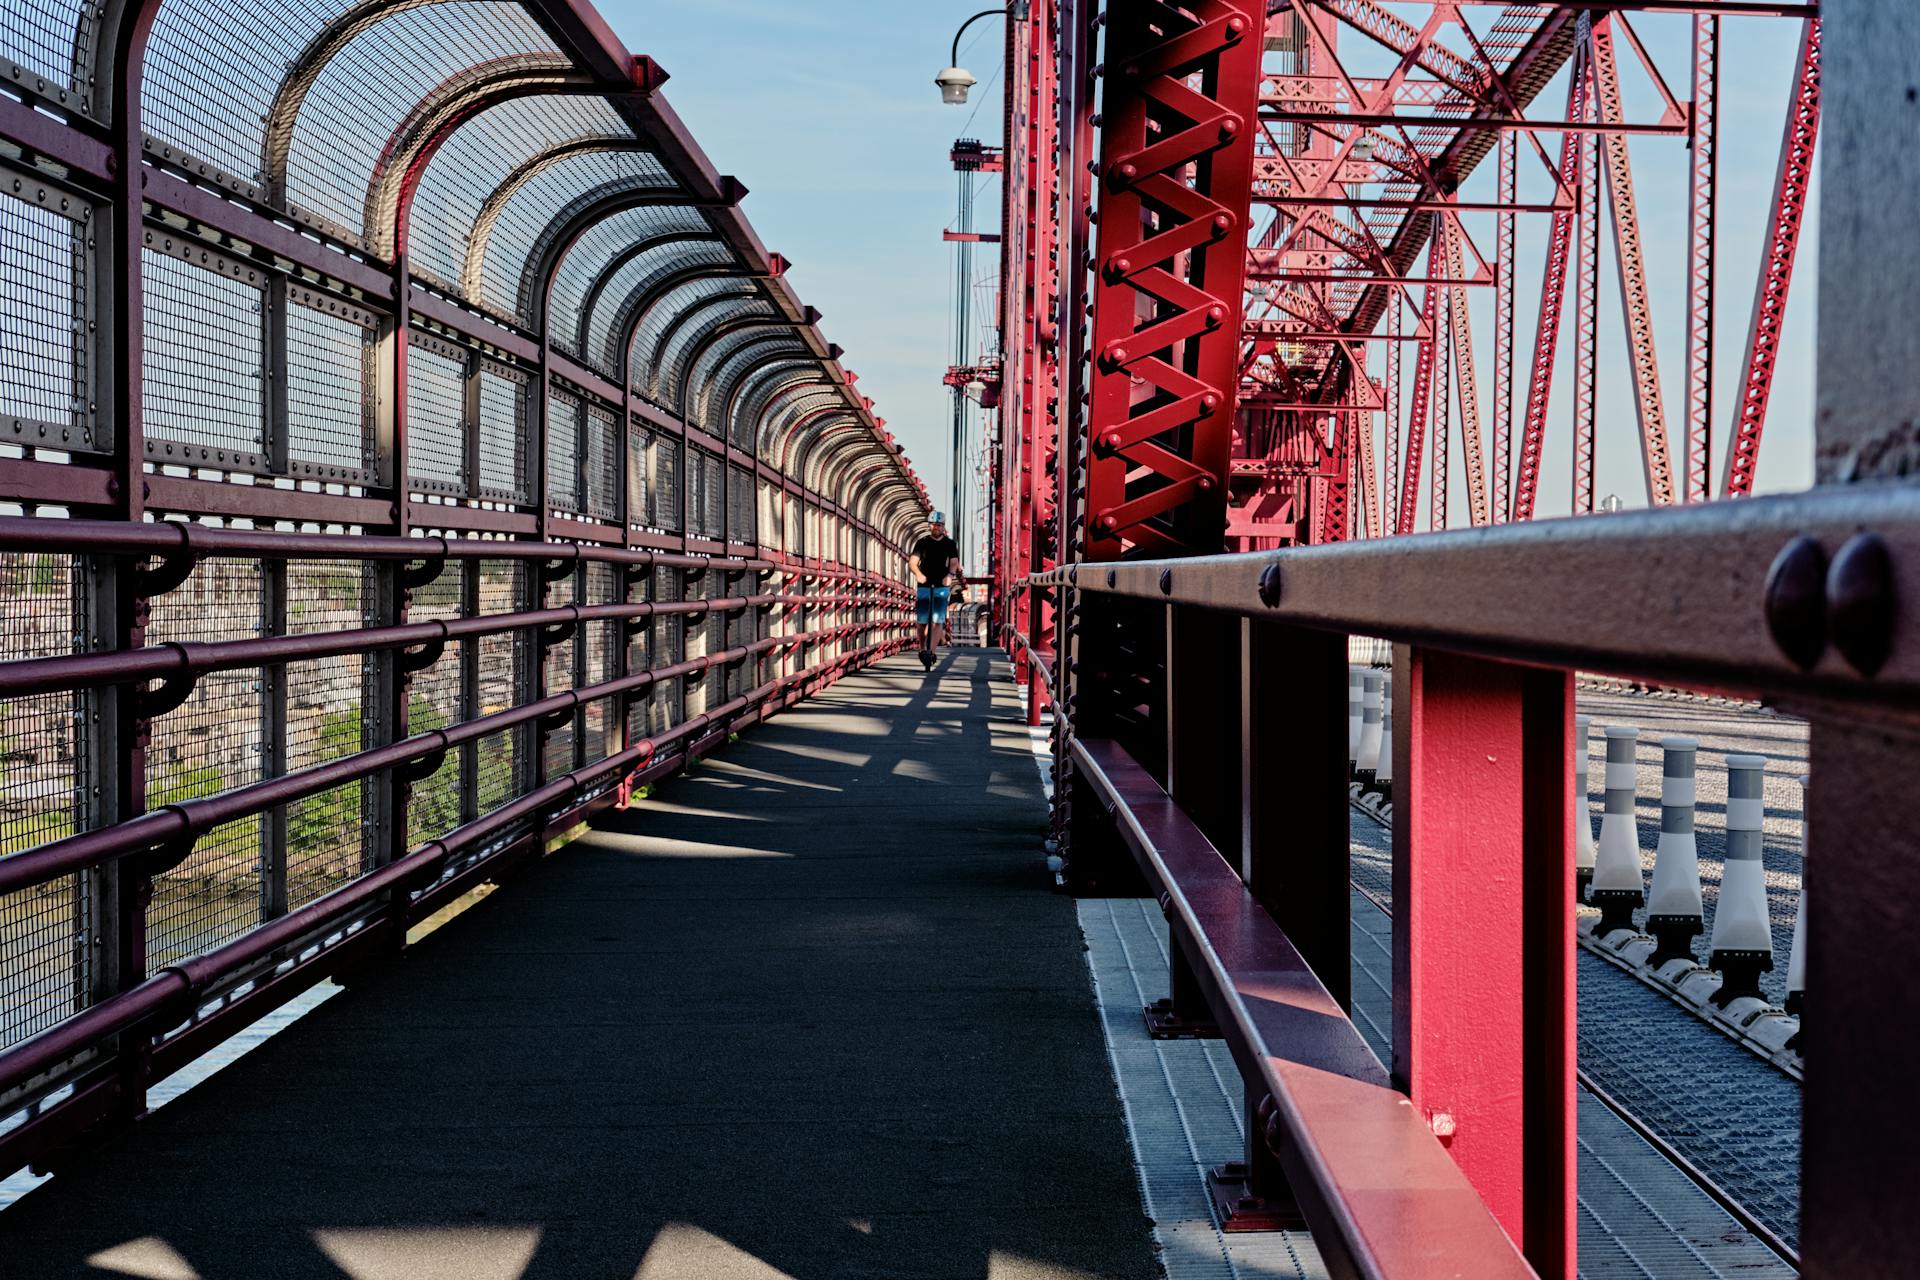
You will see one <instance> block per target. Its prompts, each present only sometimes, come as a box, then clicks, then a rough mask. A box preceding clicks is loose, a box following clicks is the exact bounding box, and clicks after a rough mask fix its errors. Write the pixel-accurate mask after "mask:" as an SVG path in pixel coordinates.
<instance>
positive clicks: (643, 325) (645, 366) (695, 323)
mask: <svg viewBox="0 0 1920 1280" xmlns="http://www.w3.org/2000/svg"><path fill="white" fill-rule="evenodd" d="M753 293H754V288H753V286H752V285H750V284H747V283H744V282H742V281H740V280H730V279H726V278H725V277H722V278H719V279H711V280H689V281H687V283H685V284H683V285H680V286H679V287H678V288H675V289H672V290H669V291H668V292H667V293H665V294H663V295H662V296H661V297H660V298H659V300H658V301H656V302H655V303H653V305H652V306H650V307H648V308H647V311H646V313H645V314H644V315H642V316H639V317H638V325H637V327H636V328H635V329H634V333H633V347H632V349H631V352H630V355H629V359H630V360H631V363H630V364H629V365H628V367H627V381H628V382H629V383H631V384H632V386H633V389H634V390H635V391H638V392H640V393H641V394H642V395H644V396H647V397H649V398H651V399H657V398H658V394H657V393H656V387H657V386H658V385H659V383H658V379H657V377H656V374H657V372H658V370H657V366H658V365H659V363H660V354H661V353H660V340H661V338H662V337H664V336H666V334H667V329H668V328H669V326H671V325H672V324H673V322H674V320H675V319H676V318H677V317H679V316H680V314H681V313H682V312H685V311H686V310H687V309H688V308H690V307H694V306H698V305H699V304H700V303H702V302H706V301H707V300H708V299H711V298H721V297H735V298H744V297H751V296H753ZM724 306H726V304H724V303H719V302H714V303H711V304H710V305H709V306H707V307H703V308H701V312H700V314H699V315H697V316H695V317H694V318H693V319H691V320H689V321H687V323H686V324H683V325H681V326H680V327H679V328H678V329H676V330H675V331H674V333H675V336H677V335H678V334H681V333H684V332H686V330H687V329H688V328H694V329H698V328H700V327H701V326H702V325H704V324H705V323H706V321H707V318H708V314H709V312H711V311H717V310H719V309H721V308H723V307H724Z"/></svg>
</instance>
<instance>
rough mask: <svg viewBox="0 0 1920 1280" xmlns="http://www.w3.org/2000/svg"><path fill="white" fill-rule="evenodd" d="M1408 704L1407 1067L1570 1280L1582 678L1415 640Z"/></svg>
mask: <svg viewBox="0 0 1920 1280" xmlns="http://www.w3.org/2000/svg"><path fill="white" fill-rule="evenodd" d="M1393 699H1394V708H1393V711H1394V715H1393V725H1394V738H1395V741H1394V747H1393V752H1394V766H1395V768H1396V770H1397V771H1398V772H1397V775H1396V778H1395V784H1396V789H1395V797H1394V808H1393V819H1394V821H1393V968H1394V973H1393V979H1394V981H1393V1063H1392V1070H1393V1076H1394V1079H1395V1082H1396V1083H1397V1084H1399V1085H1400V1087H1401V1088H1403V1089H1405V1090H1406V1091H1407V1093H1408V1095H1409V1096H1410V1097H1411V1099H1412V1101H1413V1105H1414V1107H1415V1108H1416V1110H1417V1111H1418V1112H1419V1114H1420V1115H1421V1116H1422V1117H1423V1118H1424V1119H1425V1120H1426V1121H1427V1123H1428V1125H1429V1126H1430V1127H1431V1128H1432V1129H1433V1132H1434V1133H1435V1134H1436V1135H1437V1136H1438V1137H1439V1138H1440V1139H1441V1141H1442V1142H1443V1143H1444V1144H1445V1145H1446V1146H1447V1148H1448V1150H1449V1152H1450V1154H1451V1155H1452V1156H1453V1159H1454V1161H1455V1163H1457V1164H1458V1165H1459V1166H1460V1167H1461V1169H1462V1170H1463V1171H1465V1173H1466V1175H1467V1177H1468V1179H1469V1180H1470V1181H1471V1182H1472V1183H1473V1185H1474V1188H1475V1189H1476V1190H1477V1191H1479V1193H1480V1195H1481V1198H1482V1199H1483V1200H1484V1201H1485V1202H1486V1204H1487V1207H1488V1208H1489V1209H1490V1210H1492V1212H1493V1214H1494V1216H1495V1217H1496V1218H1498V1219H1499V1221H1500V1223H1501V1225H1502V1226H1504V1227H1505V1228H1506V1230H1507V1233H1508V1234H1509V1235H1510V1236H1512V1237H1513V1239H1514V1240H1515V1241H1517V1242H1518V1243H1519V1245H1520V1248H1521V1251H1522V1252H1523V1253H1524V1254H1525V1255H1526V1257H1527V1260H1528V1261H1529V1262H1530V1263H1532V1265H1533V1267H1534V1269H1535V1270H1536V1271H1537V1272H1539V1274H1540V1275H1541V1276H1543V1277H1552V1278H1554V1280H1562V1278H1564V1280H1571V1277H1572V1276H1573V1274H1574V1216H1573V1214H1574V1198H1573V1197H1574V1155H1575V1147H1574V1093H1573V1085H1574V1073H1573V1067H1574V1058H1573V1051H1574V1034H1573V1032H1574V1015H1575V1006H1574V988H1573V915H1572V913H1571V912H1569V911H1568V910H1567V909H1566V899H1567V893H1568V891H1569V886H1570V885H1571V883H1572V879H1573V862H1572V845H1571V842H1570V841H1569V840H1568V837H1567V820H1568V814H1567V798H1566V797H1567V784H1568V763H1569V752H1570V749H1571V745H1572V742H1571V737H1570V735H1571V734H1572V731H1573V677H1572V675H1571V673H1569V672H1562V671H1546V670H1535V669H1532V668H1523V667H1517V666H1512V665H1508V664H1503V663H1497V662H1488V661H1484V660H1481V659H1474V658H1464V657H1459V656H1456V655H1452V654H1446V653H1440V652H1437V651H1431V650H1422V649H1418V648H1410V647H1409V646H1406V645H1398V646H1396V647H1395V651H1394V683H1393Z"/></svg>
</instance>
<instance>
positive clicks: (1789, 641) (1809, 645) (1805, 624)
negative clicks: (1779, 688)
mask: <svg viewBox="0 0 1920 1280" xmlns="http://www.w3.org/2000/svg"><path fill="white" fill-rule="evenodd" d="M1826 577H1827V553H1826V552H1825V551H1823V550H1821V549H1820V544H1819V543H1818V542H1815V541H1814V540H1813V539H1812V538H1809V537H1808V536H1807V535H1806V534H1804V533H1803V534H1801V535H1800V536H1799V537H1797V538H1795V539H1794V540H1793V541H1791V542H1789V543H1787V545H1786V546H1784V547H1782V548H1780V554H1779V555H1777V556H1775V557H1774V558H1773V565H1772V567H1771V568H1769V569H1768V570H1767V598H1766V605H1765V611H1766V618H1767V634H1768V635H1771V636H1772V637H1773V642H1774V644H1776V645H1778V646H1779V648H1780V652H1781V653H1783V654H1785V655H1786V657H1787V660H1788V661H1789V662H1791V663H1793V665H1794V666H1796V667H1799V668H1800V669H1801V670H1802V671H1810V670H1812V669H1813V665H1814V664H1815V663H1816V662H1818V661H1820V654H1821V652H1822V651H1823V650H1824V649H1825V648H1826V647H1827V636H1826V630H1827V618H1826V611H1827V597H1826Z"/></svg>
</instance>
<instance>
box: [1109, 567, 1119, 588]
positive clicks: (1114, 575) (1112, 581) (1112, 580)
mask: <svg viewBox="0 0 1920 1280" xmlns="http://www.w3.org/2000/svg"><path fill="white" fill-rule="evenodd" d="M1119 582H1120V574H1119V573H1118V572H1117V571H1116V570H1113V569H1109V570H1107V587H1108V589H1109V590H1111V589H1112V588H1113V587H1115V586H1118V585H1119Z"/></svg>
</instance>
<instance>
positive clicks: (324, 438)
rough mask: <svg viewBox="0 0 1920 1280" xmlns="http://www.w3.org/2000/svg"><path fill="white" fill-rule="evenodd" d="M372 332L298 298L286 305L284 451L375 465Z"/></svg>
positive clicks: (358, 466) (329, 461) (360, 466)
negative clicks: (296, 301)
mask: <svg viewBox="0 0 1920 1280" xmlns="http://www.w3.org/2000/svg"><path fill="white" fill-rule="evenodd" d="M376 337H377V335H376V334H375V332H374V331H373V330H372V329H370V328H367V327H366V326H365V325H361V324H356V323H355V322H354V321H352V320H347V319H343V318H341V317H339V316H333V315H328V314H327V313H326V312H324V311H316V310H314V309H313V308H312V307H303V306H300V305H299V304H297V303H293V304H289V305H288V307H287V452H288V454H289V455H290V456H291V457H294V458H298V459H301V460H303V461H307V462H318V463H322V464H325V465H331V466H336V467H346V468H349V469H351V470H355V471H364V470H369V469H371V468H372V466H373V394H372V387H373V379H372V378H371V377H370V376H369V375H370V374H371V372H372V366H373V357H374V351H375V340H376Z"/></svg>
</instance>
